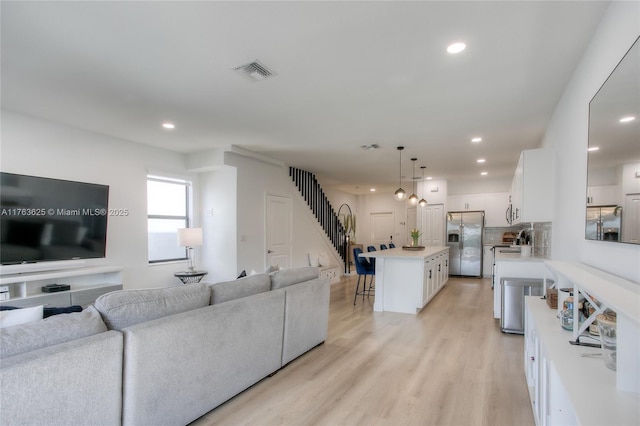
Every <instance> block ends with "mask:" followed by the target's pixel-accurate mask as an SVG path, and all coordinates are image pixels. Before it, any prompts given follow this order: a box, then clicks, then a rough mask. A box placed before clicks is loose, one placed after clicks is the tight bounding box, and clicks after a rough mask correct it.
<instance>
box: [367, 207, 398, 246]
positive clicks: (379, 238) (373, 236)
mask: <svg viewBox="0 0 640 426" xmlns="http://www.w3.org/2000/svg"><path fill="white" fill-rule="evenodd" d="M369 219H370V221H369V223H370V233H369V241H370V244H371V245H375V246H379V245H380V244H389V242H390V241H391V239H392V238H391V237H392V236H393V234H394V232H393V213H392V212H384V213H371V215H370V217H369Z"/></svg>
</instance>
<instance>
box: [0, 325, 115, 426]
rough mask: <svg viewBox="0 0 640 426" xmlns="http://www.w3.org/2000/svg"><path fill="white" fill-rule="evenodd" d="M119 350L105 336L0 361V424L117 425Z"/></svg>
mask: <svg viewBox="0 0 640 426" xmlns="http://www.w3.org/2000/svg"><path fill="white" fill-rule="evenodd" d="M122 348H123V340H122V333H120V332H117V331H107V332H104V333H100V334H96V335H93V336H89V337H84V338H82V339H78V340H73V341H70V342H65V343H61V344H58V345H54V346H49V347H46V348H42V349H38V350H35V351H31V352H27V353H24V354H20V355H15V356H12V357H9V358H5V359H3V360H2V363H1V365H0V406H1V407H2V410H1V411H0V424H3V425H5V424H6V425H9V424H11V425H14V424H31V425H36V424H38V425H45V424H46V425H65V426H66V425H72V424H78V423H83V424H88V425H89V424H90V425H119V424H120V421H121V415H122Z"/></svg>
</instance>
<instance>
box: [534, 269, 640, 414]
mask: <svg viewBox="0 0 640 426" xmlns="http://www.w3.org/2000/svg"><path fill="white" fill-rule="evenodd" d="M546 268H547V271H548V278H552V279H554V280H555V281H556V283H557V285H558V286H559V287H562V288H565V287H573V288H574V292H579V293H580V294H588V295H590V297H595V298H596V299H597V300H598V301H600V303H601V305H600V309H604V308H605V307H608V308H610V309H613V310H615V311H616V312H617V314H618V315H617V319H618V324H617V328H618V330H617V371H613V370H610V369H608V368H607V367H605V365H604V362H603V360H602V357H601V356H599V354H600V353H601V350H600V349H599V348H592V347H588V346H575V345H571V344H569V341H570V340H571V341H573V340H575V336H574V335H573V333H572V332H571V331H567V330H564V329H563V328H562V327H561V326H560V321H559V319H558V318H557V310H556V309H550V308H549V307H548V306H547V303H546V302H545V301H544V300H541V299H540V298H539V297H534V296H529V297H526V298H525V349H524V369H525V375H526V379H527V385H528V387H529V396H530V399H531V406H532V408H533V413H534V417H535V421H536V424H537V425H539V426H540V425H549V426H553V425H569V424H571V425H574V424H577V425H638V424H640V357H639V356H638V353H640V286H638V284H634V283H631V282H629V281H625V280H623V279H622V278H620V277H617V276H614V275H611V274H608V273H605V272H603V271H600V270H597V269H595V268H591V267H589V266H586V265H582V264H579V263H574V262H559V261H547V262H546ZM576 323H577V321H576ZM582 324H583V325H585V326H586V325H588V321H585V322H583V323H582ZM579 329H582V327H580V328H579ZM585 355H586V356H585Z"/></svg>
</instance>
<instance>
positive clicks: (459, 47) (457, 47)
mask: <svg viewBox="0 0 640 426" xmlns="http://www.w3.org/2000/svg"><path fill="white" fill-rule="evenodd" d="M466 48H467V45H466V44H464V43H461V42H457V43H452V44H450V45H449V46H448V47H447V52H449V53H460V52H462V51H463V50H464V49H466Z"/></svg>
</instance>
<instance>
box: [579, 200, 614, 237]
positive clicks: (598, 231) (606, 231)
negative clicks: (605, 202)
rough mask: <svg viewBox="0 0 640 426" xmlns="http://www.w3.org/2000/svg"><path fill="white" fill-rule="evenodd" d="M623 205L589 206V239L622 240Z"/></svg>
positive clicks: (587, 230) (587, 231)
mask: <svg viewBox="0 0 640 426" xmlns="http://www.w3.org/2000/svg"><path fill="white" fill-rule="evenodd" d="M621 217H622V207H619V206H592V207H587V227H586V239H587V240H601V241H602V240H604V241H620V219H621Z"/></svg>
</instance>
